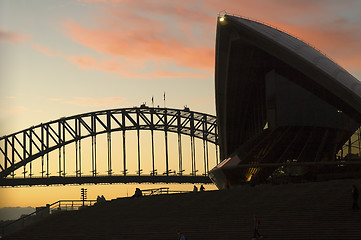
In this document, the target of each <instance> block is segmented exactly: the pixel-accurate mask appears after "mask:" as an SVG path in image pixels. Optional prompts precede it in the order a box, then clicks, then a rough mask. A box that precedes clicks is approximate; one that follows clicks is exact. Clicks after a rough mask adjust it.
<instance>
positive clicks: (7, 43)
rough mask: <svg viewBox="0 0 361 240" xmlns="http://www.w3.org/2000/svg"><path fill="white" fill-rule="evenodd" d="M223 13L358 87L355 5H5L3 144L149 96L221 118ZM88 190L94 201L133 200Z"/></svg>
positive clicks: (304, 1)
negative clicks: (294, 40)
mask: <svg viewBox="0 0 361 240" xmlns="http://www.w3.org/2000/svg"><path fill="white" fill-rule="evenodd" d="M223 10H225V11H226V12H228V13H230V14H235V15H240V16H245V17H249V18H252V19H256V20H259V21H261V22H265V23H268V24H271V25H274V26H277V27H278V28H280V29H281V30H284V31H286V32H288V33H290V34H291V35H295V36H297V37H298V38H300V39H302V40H304V41H305V42H307V43H309V44H311V45H312V46H315V47H316V48H317V49H320V50H321V51H322V52H324V53H327V55H328V56H329V57H331V58H332V59H333V60H334V61H335V62H337V63H338V64H339V65H341V66H342V67H344V68H345V69H346V70H348V71H349V72H350V73H351V74H352V75H354V76H355V77H356V78H358V79H361V1H359V0H345V1H340V0H292V1H290V0H254V1H249V0H223V1H218V0H201V1H194V0H184V1H170V0H155V1H147V0H62V1H56V0H29V1H20V0H0V136H3V135H7V134H11V133H13V132H16V131H19V130H23V129H25V128H28V127H30V126H33V125H37V124H39V123H41V122H48V121H49V120H55V119H58V118H61V117H63V116H71V115H75V114H79V113H85V112H90V111H95V110H103V109H109V108H123V107H133V106H139V105H140V104H142V103H144V102H146V103H147V104H148V105H151V98H152V96H154V101H155V105H160V106H163V104H164V103H163V93H164V92H166V105H167V106H168V107H172V108H183V106H185V105H187V106H189V107H190V109H191V110H194V111H199V112H204V113H209V114H215V105H214V102H215V99H214V48H215V32H216V21H217V15H218V14H219V13H220V12H221V11H223ZM80 188H81V187H80V186H71V187H68V188H66V187H51V188H46V187H41V188H40V187H39V188H38V187H32V188H13V189H5V188H2V189H0V208H1V207H5V206H7V207H15V206H38V205H42V204H46V203H49V202H55V201H57V200H59V199H61V198H62V196H64V194H65V192H67V193H68V195H66V197H64V198H78V197H79V196H78V195H79V194H80V193H79V192H80V190H79V189H80ZM184 188H191V186H186V187H184ZM69 189H70V190H71V191H69ZM88 189H93V190H92V192H93V193H91V194H93V195H91V198H94V197H96V195H97V194H101V191H102V192H109V193H108V196H109V197H108V198H110V197H116V196H117V195H123V196H124V195H126V194H125V191H128V190H126V189H128V188H126V187H124V186H123V185H118V186H116V187H114V186H112V187H108V188H106V186H98V187H97V186H93V187H92V186H89V187H88ZM99 189H101V190H99ZM129 189H130V190H129V191H133V190H134V189H135V185H131V188H129ZM73 190H74V191H73ZM88 191H89V190H88ZM39 192H42V193H45V194H46V195H47V196H49V195H51V198H50V197H44V198H42V199H39V197H37V194H39ZM90 192H91V191H90ZM119 192H121V194H120V193H119ZM55 193H57V194H58V195H56V194H55ZM118 193H119V194H118ZM62 194H63V195H62ZM71 194H72V195H71ZM72 196H73V197H72ZM106 197H107V196H106Z"/></svg>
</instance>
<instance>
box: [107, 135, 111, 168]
mask: <svg viewBox="0 0 361 240" xmlns="http://www.w3.org/2000/svg"><path fill="white" fill-rule="evenodd" d="M107 146H108V175H112V134H111V132H108V133H107Z"/></svg>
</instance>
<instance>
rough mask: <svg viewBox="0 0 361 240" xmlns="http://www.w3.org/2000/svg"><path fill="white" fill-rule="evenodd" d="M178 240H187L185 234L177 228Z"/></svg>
mask: <svg viewBox="0 0 361 240" xmlns="http://www.w3.org/2000/svg"><path fill="white" fill-rule="evenodd" d="M177 239H178V240H187V237H186V235H184V234H183V233H182V232H181V231H179V230H178V238H177Z"/></svg>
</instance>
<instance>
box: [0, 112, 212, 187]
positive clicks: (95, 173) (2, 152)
mask: <svg viewBox="0 0 361 240" xmlns="http://www.w3.org/2000/svg"><path fill="white" fill-rule="evenodd" d="M141 130H142V131H143V130H147V131H148V132H150V141H149V142H150V148H151V151H150V153H151V163H148V165H147V166H148V168H149V169H148V170H149V171H150V174H144V171H143V168H142V164H144V161H142V159H141V155H142V154H141V143H142V142H143V141H142V140H141V137H140V131H141ZM127 131H136V142H137V144H136V150H137V160H136V165H137V167H136V169H137V170H136V171H135V173H134V174H132V173H131V172H129V170H128V168H127V166H128V165H129V164H133V165H134V162H135V160H134V158H132V161H129V160H128V159H127V147H126V146H127V141H126V132H127ZM155 131H161V132H164V136H163V137H162V138H163V140H162V142H164V144H163V149H164V152H163V153H162V154H164V155H165V156H164V162H162V164H161V165H163V167H162V168H163V171H162V173H160V174H158V170H157V168H156V165H158V166H160V164H159V160H158V159H157V160H158V162H157V161H156V157H155V149H154V148H155V140H156V142H157V138H156V139H155V136H154V132H155ZM114 132H120V133H121V138H120V139H119V140H120V142H121V144H119V145H117V146H122V147H120V148H122V149H120V148H117V150H121V152H122V154H121V155H122V160H120V161H119V157H118V159H117V164H118V165H119V167H121V170H120V169H119V170H117V171H115V170H114V169H113V165H114V162H115V161H114V160H113V158H112V153H113V152H114V150H112V146H113V145H114V144H112V139H113V138H114V137H113V136H112V133H114ZM169 133H174V134H175V135H177V148H178V159H175V158H174V157H172V158H170V157H169V146H168V145H169V143H168V142H169V140H168V138H169ZM102 134H103V135H104V134H105V135H106V147H104V148H106V157H104V158H101V159H100V160H98V159H97V149H98V148H99V147H98V148H97V137H98V136H99V135H102ZM114 135H115V134H114ZM183 135H187V136H189V138H190V159H189V161H186V160H184V156H183V153H182V136H183ZM158 138H159V136H158ZM86 139H88V140H89V139H90V140H91V141H90V144H88V145H90V151H88V152H87V153H90V156H89V157H88V158H87V159H85V157H84V156H83V154H84V153H83V152H84V150H83V149H84V148H85V147H84V145H85V146H86V144H84V141H85V140H86ZM196 139H199V140H197V141H202V142H203V144H202V145H203V151H202V153H203V154H202V155H203V157H202V158H203V159H199V154H198V159H197V157H196ZM158 141H159V140H158ZM209 143H210V144H212V145H213V149H214V151H215V162H214V164H217V163H219V159H218V146H217V145H218V139H217V124H216V117H215V116H212V115H208V114H204V113H199V112H193V111H190V110H189V109H188V108H185V109H183V110H180V109H169V108H151V107H147V106H145V105H142V106H141V107H134V108H122V109H111V110H104V111H96V112H91V113H85V114H80V115H75V116H70V117H64V118H60V119H58V120H55V121H50V122H47V123H41V124H39V125H37V126H32V127H30V128H28V129H25V130H22V131H19V132H17V133H13V134H10V135H7V136H3V137H1V138H0V186H19V185H52V184H85V183H95V184H96V183H128V182H139V183H141V182H152V183H159V182H164V183H172V182H174V183H194V182H197V183H208V182H210V180H209V178H208V172H209V146H208V144H209ZM68 145H74V148H72V149H71V150H68V149H69V146H68ZM66 146H67V147H66ZM67 151H70V152H71V153H67ZM98 151H99V149H98ZM198 153H199V152H198ZM51 154H52V157H50V156H49V155H51ZM118 154H119V152H118ZM69 155H72V157H69ZM54 156H55V157H54ZM104 159H106V161H104ZM170 159H171V160H170ZM174 160H175V161H177V164H176V165H177V170H175V169H174V167H173V170H171V169H170V163H173V164H172V165H173V166H174V162H172V161H174ZM120 162H121V166H120ZM99 164H102V165H103V166H104V165H106V171H104V172H105V174H103V175H102V174H100V173H99V170H98V166H100V165H99ZM185 164H188V165H190V166H185ZM35 165H36V166H35ZM200 166H201V167H200ZM86 167H88V168H89V169H87V170H89V172H90V175H89V174H88V175H86V174H84V171H85V170H84V169H85V168H86ZM198 168H201V169H202V172H203V173H200V172H199V170H198ZM186 171H188V173H187V172H186ZM54 172H56V175H55V176H54ZM35 173H38V174H39V175H37V174H35ZM69 173H75V174H74V175H71V174H69ZM19 176H21V177H19Z"/></svg>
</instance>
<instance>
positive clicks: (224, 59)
mask: <svg viewBox="0 0 361 240" xmlns="http://www.w3.org/2000/svg"><path fill="white" fill-rule="evenodd" d="M215 85H216V86H215V89H216V111H217V124H218V127H219V147H220V154H221V159H224V160H223V161H222V162H221V163H220V164H218V165H217V166H216V167H215V168H214V169H212V170H211V172H210V177H211V179H212V180H213V181H214V182H215V183H216V185H217V186H218V188H220V189H222V188H226V187H228V186H230V185H231V186H232V185H235V184H239V183H242V182H247V181H249V180H250V179H251V178H252V179H256V180H257V181H266V179H267V178H269V177H270V176H271V175H272V173H273V172H274V171H275V170H276V169H277V166H278V165H277V163H286V162H290V161H291V162H297V163H302V162H303V163H311V162H314V163H319V162H331V161H335V160H336V159H335V156H336V153H337V152H338V151H339V150H340V149H341V147H342V146H343V144H344V143H345V142H346V141H347V139H349V138H350V136H351V135H352V134H353V133H354V132H355V130H356V129H357V128H358V127H359V126H360V123H361V83H360V82H359V81H358V80H357V79H356V78H355V77H353V76H352V75H351V74H349V73H348V72H347V71H346V70H344V69H343V68H342V67H340V66H339V65H337V64H336V63H335V62H333V61H332V60H331V59H330V58H328V57H327V56H325V55H324V54H322V53H321V52H320V51H318V50H316V49H315V48H313V47H311V46H309V45H308V44H306V43H304V42H303V41H301V40H299V39H297V38H295V37H293V36H291V35H289V34H287V33H285V32H282V31H280V30H278V29H276V28H273V27H270V26H268V25H265V24H262V23H260V22H256V21H252V20H249V19H245V18H240V17H235V16H231V15H225V16H224V17H222V18H221V17H220V18H219V19H218V21H217V36H216V69H215ZM317 168H318V165H314V166H312V165H311V166H310V165H307V166H306V165H305V166H304V167H302V168H301V170H302V172H303V174H307V173H308V172H312V171H314V170H315V169H317Z"/></svg>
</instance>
